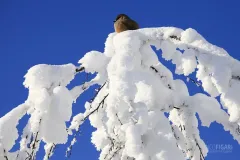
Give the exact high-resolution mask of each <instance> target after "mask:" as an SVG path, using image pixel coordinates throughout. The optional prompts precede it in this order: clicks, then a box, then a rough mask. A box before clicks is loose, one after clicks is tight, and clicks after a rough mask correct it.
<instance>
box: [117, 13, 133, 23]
mask: <svg viewBox="0 0 240 160" xmlns="http://www.w3.org/2000/svg"><path fill="white" fill-rule="evenodd" d="M121 19H130V18H129V17H128V16H127V15H126V14H119V15H117V17H116V19H115V20H114V21H113V22H114V23H115V22H116V21H118V20H121Z"/></svg>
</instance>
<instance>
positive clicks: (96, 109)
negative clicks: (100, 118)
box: [66, 93, 109, 158]
mask: <svg viewBox="0 0 240 160" xmlns="http://www.w3.org/2000/svg"><path fill="white" fill-rule="evenodd" d="M108 95H109V93H108V94H107V95H106V96H104V97H103V99H102V100H101V102H100V103H99V104H98V106H97V107H96V108H95V109H94V110H93V111H91V112H90V113H89V114H88V115H86V116H85V117H84V118H83V119H82V122H84V121H85V120H86V119H87V118H88V117H89V116H90V115H92V114H93V113H95V112H96V111H98V109H99V108H100V106H103V105H104V101H105V99H106V98H107V97H108ZM79 128H80V126H78V129H77V130H76V133H75V134H74V138H73V140H76V139H77V135H78V133H79V132H80V130H79ZM72 148H73V144H71V145H70V146H69V147H68V150H67V152H66V157H67V158H70V156H71V155H72Z"/></svg>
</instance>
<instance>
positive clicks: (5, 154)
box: [3, 149, 8, 160]
mask: <svg viewBox="0 0 240 160" xmlns="http://www.w3.org/2000/svg"><path fill="white" fill-rule="evenodd" d="M3 153H4V158H5V159H6V160H8V156H7V152H6V150H5V149H3Z"/></svg>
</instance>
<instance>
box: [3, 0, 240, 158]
mask: <svg viewBox="0 0 240 160" xmlns="http://www.w3.org/2000/svg"><path fill="white" fill-rule="evenodd" d="M239 5H240V2H239V1H238V0H228V1H227V0H199V1H193V0H182V1H180V0H164V1H163V0H155V1H131V2H129V0H128V1H127V0H122V1H102V2H100V1H99V0H95V1H92V0H89V1H88V2H87V1H85V2H83V1H80V0H78V1H77V0H71V1H66V0H65V1H63V0H48V1H47V0H41V1H40V0H38V1H37V0H28V1H27V0H18V1H17V0H16V1H12V0H1V1H0V55H1V63H0V70H1V78H0V84H1V90H0V93H1V107H0V117H2V116H3V115H4V114H6V113H7V112H9V111H10V110H11V109H12V108H14V107H15V106H17V105H19V104H20V103H22V102H24V101H25V100H26V98H27V94H28V90H27V89H25V88H24V87H23V85H22V82H23V80H24V79H23V76H24V75H25V73H26V72H27V70H28V69H29V68H30V67H31V66H33V65H35V64H39V63H46V64H65V63H74V64H77V61H78V60H79V59H80V58H81V57H82V56H83V55H84V54H85V53H86V52H88V51H90V50H98V51H103V48H104V42H105V39H106V37H107V35H108V34H109V33H110V32H113V20H114V18H115V16H116V15H117V14H119V13H126V14H128V15H129V16H130V17H132V18H133V19H135V20H136V21H138V22H139V24H140V26H141V27H161V26H174V27H179V28H183V29H186V28H189V27H191V28H194V29H196V30H197V31H198V32H199V33H200V34H202V35H203V36H204V37H205V38H206V39H207V40H208V41H209V42H211V43H213V44H215V45H218V46H221V47H223V48H224V49H226V50H227V51H228V53H229V54H230V55H231V56H233V57H234V58H236V59H239V60H240V54H239V50H238V48H239V42H240V40H239V39H240V9H239ZM167 66H168V67H170V68H173V67H172V66H170V65H169V64H167ZM84 78H85V77H83V76H77V77H76V79H75V80H74V82H73V84H74V85H77V84H80V83H81V82H82V81H83V79H84ZM189 85H190V87H189V90H190V92H191V93H195V92H197V91H201V90H200V89H199V88H197V87H194V85H193V84H189ZM92 95H93V91H92V90H90V91H88V92H87V93H85V94H84V95H83V96H82V97H80V98H79V99H78V101H77V104H76V105H74V107H73V112H74V113H75V114H76V113H78V112H80V111H83V104H84V102H85V101H86V100H89V99H90V98H91V97H92ZM26 119H27V117H25V119H24V120H22V121H21V123H20V125H19V128H20V129H21V128H22V126H23V125H24V124H25V123H26V122H25V121H26ZM81 131H82V132H81V136H79V137H78V141H79V142H78V143H77V144H76V145H75V146H74V148H73V155H72V157H71V159H72V160H79V159H82V160H95V159H97V158H98V152H96V151H95V148H94V146H93V145H92V144H91V142H90V136H91V132H92V131H93V128H91V127H90V125H89V122H87V123H85V125H83V127H82V128H81ZM200 131H201V137H202V138H203V139H204V140H205V142H206V143H207V144H213V145H215V144H216V145H217V144H230V145H232V146H233V149H232V150H231V152H230V153H222V152H220V153H209V155H208V158H207V160H226V159H228V160H239V159H240V146H239V145H238V144H237V142H236V141H234V140H232V137H231V136H230V134H229V133H228V132H224V130H223V128H222V127H221V126H220V125H217V124H213V125H211V128H205V127H200ZM20 133H21V131H20ZM65 149H66V146H64V145H61V146H59V147H57V148H56V154H55V155H54V156H53V157H52V159H53V160H61V159H64V150H65ZM42 155H43V151H42V150H41V151H40V156H39V157H38V159H42V158H41V157H42Z"/></svg>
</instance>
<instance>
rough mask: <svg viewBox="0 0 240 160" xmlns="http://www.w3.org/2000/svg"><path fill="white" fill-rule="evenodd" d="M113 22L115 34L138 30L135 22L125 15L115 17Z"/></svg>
mask: <svg viewBox="0 0 240 160" xmlns="http://www.w3.org/2000/svg"><path fill="white" fill-rule="evenodd" d="M113 22H114V29H115V32H117V33H120V32H123V31H127V30H136V29H139V25H138V23H137V22H136V21H134V20H132V19H131V18H130V17H129V16H127V15H126V14H119V15H117V17H116V19H115V20H114V21H113Z"/></svg>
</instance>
